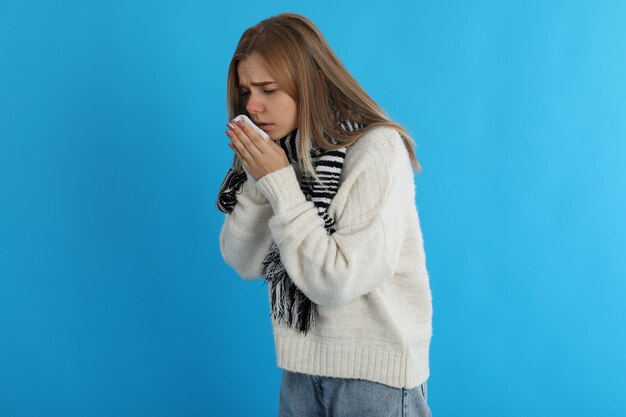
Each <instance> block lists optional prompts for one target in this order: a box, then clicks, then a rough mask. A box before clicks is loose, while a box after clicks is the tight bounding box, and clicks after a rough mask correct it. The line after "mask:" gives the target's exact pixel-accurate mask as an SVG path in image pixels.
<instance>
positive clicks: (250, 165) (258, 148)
mask: <svg viewBox="0 0 626 417" xmlns="http://www.w3.org/2000/svg"><path fill="white" fill-rule="evenodd" d="M227 126H228V128H229V129H230V130H227V131H226V135H227V136H228V137H229V138H230V141H231V143H229V144H228V146H230V147H231V149H232V150H234V151H235V154H236V155H237V158H239V160H240V161H241V163H242V165H243V167H244V168H245V169H246V171H248V173H249V174H250V175H251V176H252V177H253V178H254V179H255V180H256V181H258V180H259V179H260V178H261V177H263V176H264V175H266V174H269V173H271V172H274V171H278V170H279V169H281V168H285V167H288V166H289V160H288V159H287V155H286V154H285V151H284V150H283V148H281V147H280V146H278V145H277V144H276V143H274V142H273V141H272V140H271V139H270V140H268V141H265V140H264V139H263V138H262V137H261V136H259V135H258V134H257V133H256V132H255V131H253V130H252V128H250V126H248V125H246V124H245V123H243V122H233V121H231V122H230V123H228V124H227Z"/></svg>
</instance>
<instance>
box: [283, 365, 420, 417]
mask: <svg viewBox="0 0 626 417" xmlns="http://www.w3.org/2000/svg"><path fill="white" fill-rule="evenodd" d="M282 373H283V374H282V381H281V383H280V404H279V406H278V417H353V416H354V417H370V416H371V417H379V416H380V417H383V416H385V417H431V416H432V414H431V412H430V408H429V407H428V404H427V403H426V398H427V395H428V392H427V387H426V382H424V383H423V384H422V385H419V386H417V387H415V388H413V389H406V388H394V387H390V386H388V385H384V384H379V383H378V382H372V381H365V380H362V379H349V378H332V377H326V376H317V375H308V374H301V373H297V372H291V371H287V370H284V369H283V371H282Z"/></svg>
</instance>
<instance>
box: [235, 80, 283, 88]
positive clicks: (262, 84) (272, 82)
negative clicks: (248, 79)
mask: <svg viewBox="0 0 626 417" xmlns="http://www.w3.org/2000/svg"><path fill="white" fill-rule="evenodd" d="M251 84H252V85H253V86H255V87H263V86H266V85H269V84H277V82H276V81H261V82H259V83H251ZM246 87H247V86H245V85H242V84H239V88H246Z"/></svg>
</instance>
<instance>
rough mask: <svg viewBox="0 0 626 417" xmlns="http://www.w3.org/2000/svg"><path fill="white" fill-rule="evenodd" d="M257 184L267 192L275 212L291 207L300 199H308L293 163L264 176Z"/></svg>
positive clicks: (266, 194)
mask: <svg viewBox="0 0 626 417" xmlns="http://www.w3.org/2000/svg"><path fill="white" fill-rule="evenodd" d="M256 186H257V188H258V189H259V190H260V191H261V192H262V193H263V194H265V197H267V199H268V200H269V202H270V204H271V205H272V209H274V213H275V214H278V213H280V212H282V211H284V210H287V209H289V207H291V206H293V205H294V204H295V203H298V202H299V201H300V200H306V198H305V197H304V194H302V191H301V190H300V184H299V183H298V178H297V177H296V171H295V170H294V168H293V166H292V165H289V166H286V167H284V168H281V169H279V170H277V171H274V172H271V173H269V174H266V175H264V176H262V177H261V178H260V179H259V181H257V184H256Z"/></svg>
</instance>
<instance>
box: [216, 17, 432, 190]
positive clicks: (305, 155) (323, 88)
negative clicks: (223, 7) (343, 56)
mask: <svg viewBox="0 0 626 417" xmlns="http://www.w3.org/2000/svg"><path fill="white" fill-rule="evenodd" d="M252 53H256V54H258V55H259V56H260V57H261V58H262V59H263V60H265V62H266V64H267V67H268V69H269V71H270V75H272V76H273V77H274V79H275V80H276V81H277V82H278V84H279V85H280V88H282V89H283V90H284V91H285V92H286V93H287V94H288V95H289V96H290V97H291V98H292V99H293V100H294V101H295V102H296V105H297V109H298V116H297V117H298V131H299V135H300V139H299V141H298V149H297V152H298V163H299V164H300V167H301V169H302V171H303V172H304V173H306V174H308V175H309V176H310V177H313V178H317V176H316V175H315V169H314V167H313V164H312V162H311V157H310V149H311V142H310V141H311V140H314V141H315V143H316V144H317V145H318V146H319V147H321V148H322V149H324V150H331V149H333V150H334V149H339V148H342V147H344V146H350V145H352V144H353V143H354V142H356V141H357V140H358V139H359V137H361V135H363V134H364V133H366V132H367V131H369V130H371V129H374V128H375V127H379V126H387V127H391V128H393V129H396V130H397V131H398V133H400V135H401V137H402V139H403V140H404V144H405V146H406V148H407V151H408V152H409V156H410V158H411V162H412V164H413V167H414V168H415V170H416V171H418V172H419V171H421V167H420V164H419V162H418V161H417V158H416V156H415V151H414V149H413V147H414V145H415V141H414V140H413V138H412V137H411V135H410V134H409V133H408V132H407V131H406V129H404V128H403V127H402V126H400V125H399V124H398V123H396V122H393V121H391V120H389V118H388V117H387V115H386V114H385V112H384V111H383V110H382V109H381V108H380V106H379V105H378V104H376V102H375V101H374V100H373V99H372V98H371V97H370V96H369V95H368V94H367V93H366V92H365V90H364V89H363V87H361V85H360V84H359V83H358V82H357V81H356V80H355V79H354V77H352V75H351V74H350V73H349V72H348V70H347V69H346V68H345V67H344V65H343V64H342V63H341V61H340V60H339V58H338V57H337V56H336V55H335V53H334V52H333V50H332V49H331V48H330V46H329V45H328V43H327V42H326V39H324V36H323V35H322V33H321V32H320V31H319V29H318V28H317V27H316V26H315V25H314V24H313V22H311V21H310V20H309V19H307V18H306V17H304V16H301V15H299V14H295V13H282V14H279V15H276V16H273V17H270V18H268V19H265V20H263V21H261V22H260V23H258V24H256V25H255V26H252V27H250V28H248V29H247V30H246V31H245V32H244V33H243V35H242V36H241V39H240V40H239V43H238V45H237V48H236V49H235V53H234V54H233V57H232V59H231V62H230V66H229V68H228V81H227V87H226V90H227V91H226V94H227V108H228V116H229V119H233V118H234V117H235V116H237V115H238V114H246V115H247V116H250V115H249V114H248V113H247V111H246V108H245V107H246V103H245V100H244V99H243V98H242V97H241V95H240V92H239V77H238V74H237V66H238V64H239V62H240V61H241V60H243V59H245V58H247V57H248V56H250V55H251V54H252ZM341 120H349V121H350V122H352V123H359V124H361V125H363V128H362V129H359V130H355V131H350V130H344V129H343V128H341V126H340V125H339V124H338V121H341ZM324 133H326V134H328V135H329V136H330V137H331V138H333V139H334V140H335V141H336V142H337V143H336V144H333V143H331V142H329V141H328V140H326V139H325V138H324ZM234 166H235V170H236V171H237V172H242V171H243V167H242V165H241V162H240V161H239V160H238V158H237V157H236V156H235V160H234Z"/></svg>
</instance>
